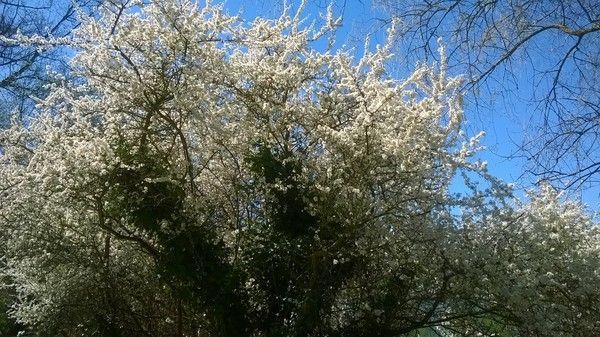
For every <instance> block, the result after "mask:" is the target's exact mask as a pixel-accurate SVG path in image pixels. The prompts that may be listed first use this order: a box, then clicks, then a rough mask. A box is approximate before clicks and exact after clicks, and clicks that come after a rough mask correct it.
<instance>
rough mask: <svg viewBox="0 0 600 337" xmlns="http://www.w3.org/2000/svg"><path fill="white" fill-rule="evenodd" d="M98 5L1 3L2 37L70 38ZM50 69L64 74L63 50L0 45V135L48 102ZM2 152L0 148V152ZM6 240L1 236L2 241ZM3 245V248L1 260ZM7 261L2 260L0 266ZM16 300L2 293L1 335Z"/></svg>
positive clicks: (9, 326) (47, 0) (84, 0)
mask: <svg viewBox="0 0 600 337" xmlns="http://www.w3.org/2000/svg"><path fill="white" fill-rule="evenodd" d="M97 2H98V1H95V0H79V1H75V2H72V1H63V0H35V1H34V0H3V1H0V36H1V37H3V38H8V39H9V38H13V37H15V36H16V35H20V36H30V37H32V36H39V37H41V38H48V37H50V36H66V35H68V34H69V33H70V32H71V30H72V29H73V28H74V27H76V26H77V24H78V21H77V17H76V7H77V8H78V9H79V10H84V11H85V10H89V9H90V8H93V6H94V5H96V4H97ZM48 67H51V68H53V69H54V70H58V71H61V72H64V69H66V57H65V50H59V49H57V48H50V49H49V48H43V47H42V46H32V45H19V44H15V43H11V42H7V41H5V40H0V130H1V129H4V128H8V127H9V125H10V121H11V118H12V119H14V120H15V121H19V122H21V121H23V119H24V118H26V117H31V113H32V112H33V110H34V105H35V101H34V98H44V97H45V95H46V94H47V90H46V88H45V85H47V84H49V83H51V82H52V81H53V79H52V78H51V77H50V76H49V75H48ZM2 151H3V149H2V147H1V146H0V152H2ZM6 240H7V238H6V237H5V236H3V233H0V241H2V242H4V241H6ZM3 251H4V244H0V255H3V253H2V252H3ZM4 262H5V261H4V260H0V264H3V263H4ZM12 295H13V294H10V293H9V292H6V289H0V307H1V308H2V314H0V335H2V336H10V335H15V334H16V332H14V333H12V332H11V331H12V330H13V329H16V327H15V326H13V325H14V324H13V322H11V321H10V320H9V319H8V318H6V317H4V316H2V315H4V313H5V312H6V310H8V305H10V303H11V300H10V297H11V296H12Z"/></svg>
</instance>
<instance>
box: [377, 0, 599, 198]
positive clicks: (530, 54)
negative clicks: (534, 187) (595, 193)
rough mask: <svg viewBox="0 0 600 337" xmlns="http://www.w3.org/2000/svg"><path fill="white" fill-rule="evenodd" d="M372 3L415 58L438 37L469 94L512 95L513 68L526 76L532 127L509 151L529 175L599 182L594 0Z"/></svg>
mask: <svg viewBox="0 0 600 337" xmlns="http://www.w3.org/2000/svg"><path fill="white" fill-rule="evenodd" d="M379 3H381V4H383V5H385V6H386V7H387V8H388V9H389V10H390V11H391V13H392V14H393V15H395V16H398V17H399V18H400V19H401V20H402V22H403V24H404V25H403V28H402V29H401V33H402V34H401V38H402V39H404V40H402V41H403V43H405V44H406V46H407V48H408V49H409V53H412V54H413V56H414V57H415V58H416V59H422V58H427V57H434V58H435V56H436V55H437V53H436V52H435V51H434V50H435V42H436V39H437V38H438V37H444V38H445V43H446V44H447V45H448V46H449V52H448V55H449V58H450V60H449V62H450V65H451V66H457V70H456V71H457V72H466V74H467V76H468V77H467V78H468V81H467V82H466V89H472V90H473V92H474V93H476V94H477V93H478V92H481V90H489V91H490V92H491V93H492V94H494V93H502V92H503V91H508V92H510V93H511V94H515V95H517V94H518V93H519V87H518V86H523V84H521V83H522V82H523V81H524V80H523V79H522V78H519V77H520V74H519V73H520V72H523V71H528V73H533V74H532V75H531V76H534V78H533V81H532V82H531V83H527V84H525V85H532V86H533V87H534V89H533V95H531V96H530V97H526V98H527V99H530V100H531V101H532V102H533V103H535V105H536V111H537V112H538V114H536V115H533V116H530V117H529V118H530V119H531V124H530V125H535V128H531V130H533V129H537V130H539V131H537V132H532V131H531V130H525V131H526V132H527V133H529V135H528V136H529V137H526V139H525V140H524V141H523V144H522V152H521V153H520V154H517V155H523V156H525V157H527V159H528V160H530V163H531V165H530V166H529V167H528V169H529V171H530V173H532V174H533V175H534V178H536V179H546V180H549V181H551V182H553V183H556V184H557V185H559V186H562V187H566V188H575V189H576V188H579V187H584V186H590V185H593V184H596V183H598V182H600V178H599V175H598V170H597V167H598V165H599V164H600V157H599V156H600V154H599V153H598V150H597V149H598V143H597V141H598V134H599V132H600V131H599V128H600V125H599V124H598V120H599V118H598V116H600V112H599V110H598V106H599V103H600V92H599V90H598V85H597V81H598V76H599V73H600V64H599V63H598V62H599V61H598V60H599V59H600V9H599V8H598V6H597V4H596V2H595V1H588V0H573V1H528V0H521V1H494V0H489V1H454V0H439V1H395V0H382V1H379ZM529 71H530V72H529ZM500 85H502V86H503V87H499V86H500ZM475 101H476V102H479V100H478V99H477V98H476V99H475ZM482 105H485V103H483V104H482ZM494 113H496V112H494Z"/></svg>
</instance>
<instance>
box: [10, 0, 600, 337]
mask: <svg viewBox="0 0 600 337" xmlns="http://www.w3.org/2000/svg"><path fill="white" fill-rule="evenodd" d="M338 24H339V21H338V20H336V19H335V18H334V17H333V16H332V15H331V14H329V15H328V16H327V17H326V19H325V22H324V25H323V27H322V28H318V29H317V28H313V27H312V26H311V27H306V25H303V24H302V20H301V17H300V15H299V14H296V15H295V16H292V14H290V13H288V12H286V13H284V14H283V15H282V16H281V17H280V18H278V19H275V20H267V19H262V18H257V19H256V20H254V21H252V22H244V21H242V20H240V19H239V18H237V17H233V16H228V15H226V14H225V13H223V11H222V9H221V8H220V7H219V6H214V5H210V4H209V5H206V6H205V7H202V8H198V7H197V5H196V4H194V3H193V2H192V1H185V0H167V1H157V2H155V3H152V4H149V5H148V4H141V3H140V4H136V5H135V6H132V7H126V6H105V7H104V12H103V13H101V15H100V17H99V18H98V19H94V18H84V19H83V24H82V25H81V26H80V27H79V28H78V29H77V31H76V33H75V35H74V37H73V38H72V39H71V40H68V41H65V40H64V39H62V40H60V41H52V40H50V41H46V42H44V43H47V44H53V43H65V42H67V43H69V44H70V45H71V46H72V47H73V48H74V49H75V51H76V53H75V56H74V57H73V59H72V61H71V71H72V76H71V77H70V79H68V80H67V79H64V78H61V77H57V81H56V83H55V84H53V85H52V87H51V88H50V90H51V94H50V95H49V96H48V98H46V99H44V100H42V101H40V102H39V104H38V107H37V115H36V118H34V119H33V120H32V121H31V122H30V123H28V125H26V126H22V125H19V124H18V123H15V125H14V126H13V127H12V128H10V129H8V130H5V131H3V133H2V134H1V136H0V141H1V143H0V146H1V148H2V155H1V157H0V170H1V171H0V198H1V199H0V200H1V203H0V231H1V235H2V237H3V239H4V242H3V243H2V247H1V248H2V252H3V254H4V260H3V270H2V273H3V280H4V285H5V287H7V288H8V289H11V291H12V292H13V293H14V294H15V297H14V302H13V305H12V307H11V309H10V315H11V316H12V317H13V318H14V319H16V321H17V322H18V323H19V324H21V325H23V326H24V327H25V329H26V330H25V331H24V333H31V334H33V335H36V336H37V335H39V336H46V335H48V336H55V335H61V336H81V335H85V336H95V335H98V336H105V335H109V336H122V335H123V336H124V335H133V336H138V335H139V336H143V335H146V336H149V335H151V336H172V335H176V336H398V335H408V334H411V333H412V334H415V333H417V332H418V331H421V330H420V329H423V328H431V329H434V330H435V331H436V332H437V333H438V334H440V335H448V336H450V335H453V336H454V335H468V336H472V335H477V334H480V335H489V336H500V335H511V336H512V335H518V334H521V335H552V336H561V335H573V334H574V333H575V332H577V333H583V334H584V335H594V334H597V333H598V330H597V327H598V326H599V325H598V317H600V315H599V313H598V310H599V309H600V306H599V303H598V301H599V295H598V291H597V285H598V272H599V262H598V261H599V259H598V252H599V249H598V248H599V247H598V231H597V226H596V225H595V224H594V223H593V222H592V220H591V219H590V218H589V217H588V216H586V215H585V212H584V211H583V209H582V207H580V206H578V205H577V204H573V203H569V202H567V203H561V202H560V200H559V199H560V197H559V196H558V195H556V194H555V192H554V191H553V190H551V189H550V188H544V189H543V190H542V191H541V196H538V197H535V198H533V199H532V200H531V202H530V203H528V204H525V205H523V206H518V205H517V203H516V202H515V201H511V200H510V197H509V194H510V193H509V191H508V190H509V189H508V188H507V187H506V186H503V185H502V184H501V183H499V182H497V181H495V180H494V179H493V178H491V177H490V178H489V181H490V184H491V186H492V188H490V189H489V190H488V191H475V193H473V195H472V196H469V197H457V196H454V195H452V194H451V193H449V192H448V189H449V185H450V184H451V182H452V179H453V178H454V177H455V175H456V173H457V171H463V172H472V173H476V174H480V175H481V176H482V177H488V176H487V173H486V172H485V167H484V166H483V165H480V164H479V163H477V162H473V161H471V160H470V157H471V156H472V154H473V153H474V152H475V151H476V150H477V148H478V145H477V139H478V138H479V136H477V137H474V138H472V139H467V138H465V135H464V132H462V131H461V119H462V110H461V104H460V101H461V100H460V93H458V92H457V87H458V84H459V82H460V79H457V78H447V76H446V69H445V66H444V64H443V63H442V64H441V65H440V66H439V67H433V66H426V65H422V66H420V67H418V68H417V70H415V72H414V73H413V74H412V75H411V76H410V77H409V78H407V79H405V80H402V81H399V80H396V79H393V78H391V77H390V76H388V75H387V74H386V72H385V62H386V60H387V59H388V58H389V56H390V53H389V48H388V47H386V46H383V47H379V48H377V49H376V50H375V51H372V52H369V51H367V52H365V54H364V56H363V57H362V58H360V59H358V60H354V58H353V57H352V55H351V53H349V52H343V51H339V52H333V51H331V50H328V49H326V50H320V49H318V48H316V47H315V41H319V40H320V39H325V38H327V36H328V35H330V34H332V32H333V30H334V29H335V27H336V26H337V25H338ZM390 34H393V32H390ZM24 42H27V41H24ZM36 42H39V41H36ZM441 51H442V53H443V50H441ZM457 211H459V212H457Z"/></svg>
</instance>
